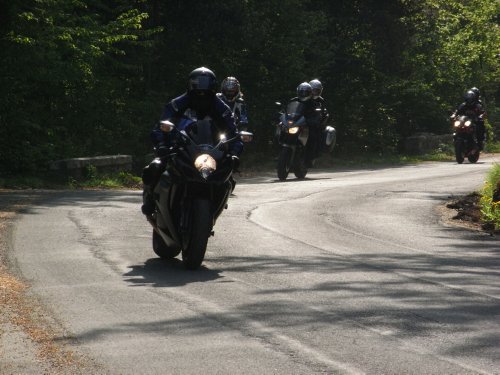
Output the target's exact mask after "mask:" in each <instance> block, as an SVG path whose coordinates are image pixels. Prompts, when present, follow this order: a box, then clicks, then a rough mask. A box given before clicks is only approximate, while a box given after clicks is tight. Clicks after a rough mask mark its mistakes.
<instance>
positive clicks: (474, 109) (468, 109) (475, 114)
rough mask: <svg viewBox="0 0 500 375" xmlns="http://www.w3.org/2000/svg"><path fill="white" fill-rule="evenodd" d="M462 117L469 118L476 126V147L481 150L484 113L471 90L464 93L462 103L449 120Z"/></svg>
mask: <svg viewBox="0 0 500 375" xmlns="http://www.w3.org/2000/svg"><path fill="white" fill-rule="evenodd" d="M462 115H465V116H467V117H470V118H471V119H472V121H474V123H475V124H476V139H477V146H478V147H479V150H482V149H483V147H484V140H485V127H484V117H485V116H486V111H485V110H484V108H483V106H482V104H481V103H480V102H479V101H478V96H477V94H476V93H475V92H474V91H472V90H469V91H467V92H466V93H465V95H464V102H463V103H462V104H460V105H459V106H458V107H457V109H456V110H455V112H453V114H452V115H451V118H452V119H454V118H455V117H456V116H462Z"/></svg>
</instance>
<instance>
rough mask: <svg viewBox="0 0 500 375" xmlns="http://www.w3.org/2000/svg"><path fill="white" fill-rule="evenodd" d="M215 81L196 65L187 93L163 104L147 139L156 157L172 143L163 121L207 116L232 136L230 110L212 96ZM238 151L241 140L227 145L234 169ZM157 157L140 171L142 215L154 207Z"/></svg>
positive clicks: (158, 171)
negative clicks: (159, 115)
mask: <svg viewBox="0 0 500 375" xmlns="http://www.w3.org/2000/svg"><path fill="white" fill-rule="evenodd" d="M216 84H217V80H216V77H215V74H214V73H213V72H212V71H211V70H210V69H207V68H205V67H201V68H197V69H195V70H193V71H192V72H191V73H190V74H189V78H188V87H187V92H186V93H185V94H183V95H181V96H179V97H177V98H175V99H173V100H171V101H170V102H169V103H168V104H167V105H166V106H165V109H164V111H163V114H162V116H161V118H160V122H159V123H158V124H157V125H156V126H155V128H154V129H153V130H152V131H151V139H152V141H153V145H154V149H155V152H156V155H157V156H159V157H161V156H165V155H167V154H168V152H169V149H170V147H171V146H173V145H174V144H175V136H174V135H173V134H172V133H171V132H169V131H168V130H169V128H168V127H166V126H165V125H163V124H161V122H162V121H165V120H168V121H171V122H173V123H174V124H178V123H179V122H180V121H182V119H185V118H187V117H189V118H192V119H199V120H202V119H204V118H205V117H206V116H209V117H210V118H212V119H213V120H214V122H215V125H216V126H217V127H218V128H219V129H221V130H223V131H225V133H226V136H227V138H232V137H233V136H234V135H235V132H236V130H237V129H236V125H235V123H234V117H233V114H232V112H231V109H230V108H229V107H228V106H227V105H226V104H225V103H224V102H223V101H222V100H221V99H220V98H218V97H217V96H216V94H215V90H216ZM242 151H243V142H242V141H241V140H236V141H234V142H232V143H231V144H230V149H229V154H230V155H231V158H232V159H233V165H234V168H237V167H238V164H239V155H240V154H241V152H242ZM159 157H157V158H155V159H154V160H153V161H152V162H151V163H150V164H149V165H148V166H147V167H145V168H144V170H143V173H142V180H143V183H144V191H143V205H142V207H141V209H142V213H143V214H144V215H152V214H153V213H154V210H155V202H154V197H153V190H154V187H155V186H156V183H157V182H158V180H159V178H160V176H161V174H162V173H163V171H164V170H165V165H163V163H162V159H161V158H159Z"/></svg>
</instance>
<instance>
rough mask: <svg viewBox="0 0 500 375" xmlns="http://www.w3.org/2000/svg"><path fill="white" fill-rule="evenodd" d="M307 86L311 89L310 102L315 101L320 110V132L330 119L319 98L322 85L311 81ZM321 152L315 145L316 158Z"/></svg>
mask: <svg viewBox="0 0 500 375" xmlns="http://www.w3.org/2000/svg"><path fill="white" fill-rule="evenodd" d="M309 84H310V85H311V87H312V100H313V101H315V102H316V103H317V105H318V108H320V109H321V112H320V113H321V126H320V127H321V131H324V129H325V127H326V123H327V122H328V119H329V118H330V114H329V113H328V109H327V108H326V105H325V99H324V98H323V97H322V96H321V93H322V92H323V84H322V83H321V81H320V80H319V79H313V80H311V81H310V82H309ZM321 140H322V138H318V142H321ZM320 152H321V146H320V144H318V145H316V155H315V157H318V156H319V154H320Z"/></svg>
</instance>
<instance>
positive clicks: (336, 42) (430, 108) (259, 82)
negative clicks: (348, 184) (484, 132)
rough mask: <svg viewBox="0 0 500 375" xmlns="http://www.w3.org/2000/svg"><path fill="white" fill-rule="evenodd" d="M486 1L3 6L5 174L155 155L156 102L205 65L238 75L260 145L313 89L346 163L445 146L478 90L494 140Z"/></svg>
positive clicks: (497, 79)
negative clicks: (426, 143)
mask: <svg viewBox="0 0 500 375" xmlns="http://www.w3.org/2000/svg"><path fill="white" fill-rule="evenodd" d="M499 24H500V2H499V1H495V0H468V1H464V0H386V1H375V0H349V1H347V0H314V1H312V0H302V1H300V0H266V1H264V0H225V1H220V0H211V1H197V0H183V1H180V0H177V1H174V0H163V1H160V0H135V1H132V0H109V1H104V0H85V1H84V0H0V175H16V174H25V173H33V172H34V171H35V170H40V169H42V170H43V168H45V167H46V166H47V162H48V161H50V160H58V159H64V158H72V157H82V156H98V155H109V154H131V155H134V156H136V157H139V158H140V157H143V155H145V154H147V153H150V152H151V144H150V141H149V132H150V130H151V129H152V127H153V126H154V125H155V123H156V121H157V120H158V118H159V116H160V114H161V112H162V109H163V106H164V105H165V103H166V102H167V101H168V100H170V99H172V98H173V97H176V96H178V95H180V94H182V93H183V92H184V91H185V89H186V83H187V76H188V74H189V72H190V71H191V70H193V69H194V68H197V67H199V66H207V67H209V68H211V69H212V70H213V71H215V73H216V75H217V77H218V79H219V82H220V81H222V79H223V78H224V77H226V76H236V77H237V78H238V79H239V80H240V82H241V85H242V91H243V93H244V98H245V100H246V102H247V105H248V110H249V118H250V130H252V131H254V133H255V142H254V143H253V144H252V145H251V147H248V151H247V152H250V153H252V152H253V153H257V152H259V153H262V154H263V155H265V151H266V150H269V147H270V146H269V141H270V140H271V139H272V134H273V133H274V128H273V126H272V121H273V119H274V117H275V114H276V107H275V105H274V103H275V101H286V100H287V99H289V98H291V97H293V96H295V88H296V87H297V85H298V84H299V83H300V82H303V81H309V80H311V79H313V78H318V79H320V80H321V81H322V82H323V85H324V91H323V96H324V97H325V99H326V101H327V106H328V108H329V110H330V112H331V114H332V117H333V125H334V126H335V127H336V128H337V131H338V148H337V149H336V150H337V152H340V153H351V154H353V155H354V154H356V153H366V152H370V153H374V154H377V153H378V154H390V153H398V152H402V151H404V150H403V149H402V147H401V145H402V144H403V140H404V139H405V137H408V136H410V135H412V134H415V133H418V132H432V133H435V134H444V133H450V132H451V127H450V122H449V118H448V117H449V115H450V113H451V112H452V111H453V109H454V108H455V107H456V106H457V105H458V104H459V103H460V102H461V101H462V96H463V94H464V92H465V91H466V90H467V89H468V88H470V87H473V86H476V87H479V88H480V90H481V94H482V100H483V102H484V103H485V104H486V107H487V111H488V124H489V126H490V131H489V140H490V141H493V140H495V137H496V139H497V140H498V137H499V131H498V129H499V128H500V126H499V125H500V103H499V101H500V69H499V68H500V27H499Z"/></svg>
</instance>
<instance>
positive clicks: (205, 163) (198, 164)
mask: <svg viewBox="0 0 500 375" xmlns="http://www.w3.org/2000/svg"><path fill="white" fill-rule="evenodd" d="M194 166H195V168H196V169H197V170H198V172H200V174H201V176H202V177H203V178H204V179H207V178H208V176H210V175H211V174H212V173H213V172H214V171H215V168H216V167H217V162H216V161H215V159H214V158H213V157H211V156H210V155H208V154H201V155H200V156H198V157H197V158H196V160H195V161H194Z"/></svg>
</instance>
